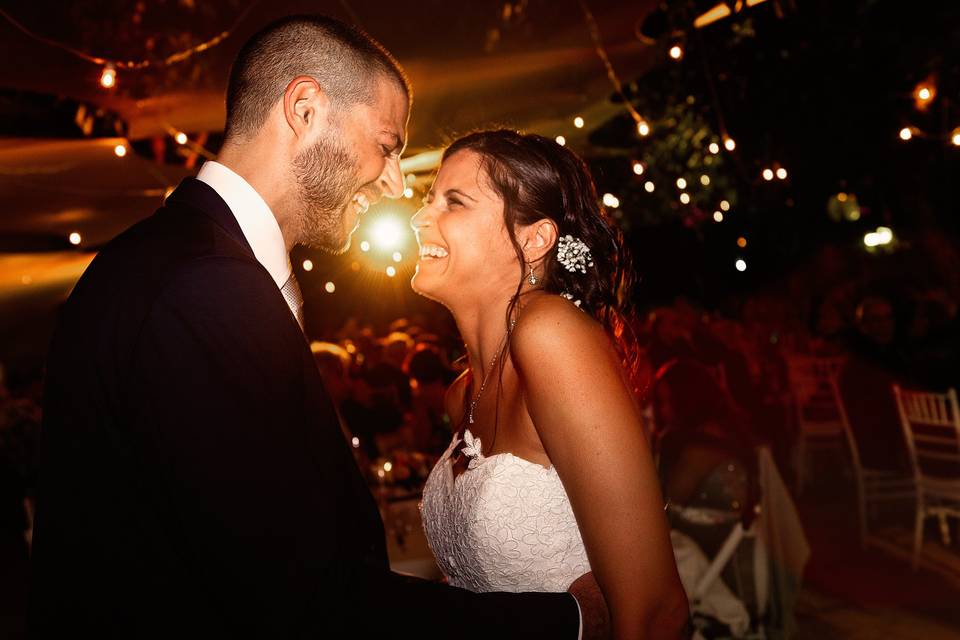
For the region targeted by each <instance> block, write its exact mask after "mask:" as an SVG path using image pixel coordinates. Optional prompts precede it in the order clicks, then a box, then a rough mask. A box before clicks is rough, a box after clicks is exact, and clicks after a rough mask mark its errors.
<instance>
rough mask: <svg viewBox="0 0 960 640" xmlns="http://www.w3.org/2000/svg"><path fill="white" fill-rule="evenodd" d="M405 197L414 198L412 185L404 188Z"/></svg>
mask: <svg viewBox="0 0 960 640" xmlns="http://www.w3.org/2000/svg"><path fill="white" fill-rule="evenodd" d="M403 197H404V198H412V197H413V189H412V188H410V187H407V188H406V189H404V190H403Z"/></svg>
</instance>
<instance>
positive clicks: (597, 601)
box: [567, 571, 610, 640]
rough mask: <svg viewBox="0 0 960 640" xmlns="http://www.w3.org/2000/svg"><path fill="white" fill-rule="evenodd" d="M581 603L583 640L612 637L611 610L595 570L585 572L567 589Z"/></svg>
mask: <svg viewBox="0 0 960 640" xmlns="http://www.w3.org/2000/svg"><path fill="white" fill-rule="evenodd" d="M567 591H569V592H570V594H571V595H572V596H573V597H574V598H576V599H577V603H579V604H580V615H581V616H582V618H581V619H582V622H583V636H582V638H583V640H606V639H607V638H609V637H610V610H609V609H607V601H606V600H605V599H604V598H603V593H602V592H601V591H600V585H598V584H597V581H596V580H595V579H594V577H593V572H592V571H590V572H588V573H585V574H583V575H582V576H580V577H579V578H577V579H576V580H574V581H573V584H571V585H570V588H569V589H567Z"/></svg>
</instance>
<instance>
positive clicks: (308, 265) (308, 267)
mask: <svg viewBox="0 0 960 640" xmlns="http://www.w3.org/2000/svg"><path fill="white" fill-rule="evenodd" d="M303 270H304V271H313V260H304V261H303Z"/></svg>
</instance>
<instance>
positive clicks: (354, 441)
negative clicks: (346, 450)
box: [350, 436, 360, 449]
mask: <svg viewBox="0 0 960 640" xmlns="http://www.w3.org/2000/svg"><path fill="white" fill-rule="evenodd" d="M350 444H352V445H353V448H354V449H359V448H360V438H358V437H357V436H353V438H351V440H350Z"/></svg>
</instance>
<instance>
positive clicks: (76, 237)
mask: <svg viewBox="0 0 960 640" xmlns="http://www.w3.org/2000/svg"><path fill="white" fill-rule="evenodd" d="M82 241H83V238H81V237H80V234H79V233H77V232H76V231H74V232H73V233H71V234H70V244H72V245H74V246H77V245H79V244H80V243H81V242H82Z"/></svg>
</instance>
